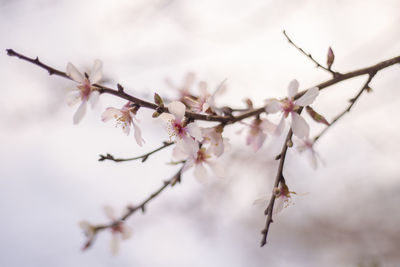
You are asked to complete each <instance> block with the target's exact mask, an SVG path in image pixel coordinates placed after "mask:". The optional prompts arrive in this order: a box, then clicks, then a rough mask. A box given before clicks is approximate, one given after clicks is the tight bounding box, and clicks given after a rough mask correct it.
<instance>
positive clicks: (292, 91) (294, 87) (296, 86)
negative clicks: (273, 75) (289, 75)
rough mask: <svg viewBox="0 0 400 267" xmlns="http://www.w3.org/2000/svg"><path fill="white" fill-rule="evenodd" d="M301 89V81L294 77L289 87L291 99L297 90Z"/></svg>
mask: <svg viewBox="0 0 400 267" xmlns="http://www.w3.org/2000/svg"><path fill="white" fill-rule="evenodd" d="M298 90H299V82H298V81H297V80H296V79H294V80H292V81H291V82H290V83H289V87H288V96H289V98H290V99H293V97H294V96H295V95H296V94H297V91H298Z"/></svg>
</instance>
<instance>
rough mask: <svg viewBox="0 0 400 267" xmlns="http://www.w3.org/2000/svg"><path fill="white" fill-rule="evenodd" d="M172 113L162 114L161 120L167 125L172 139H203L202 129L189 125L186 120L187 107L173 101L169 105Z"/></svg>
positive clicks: (193, 124)
mask: <svg viewBox="0 0 400 267" xmlns="http://www.w3.org/2000/svg"><path fill="white" fill-rule="evenodd" d="M167 107H168V110H169V112H170V113H165V112H164V113H162V114H161V115H160V118H161V119H162V120H163V121H164V122H165V123H166V127H167V131H168V134H169V136H170V138H172V137H175V140H176V141H178V140H181V139H186V138H190V137H193V138H194V139H196V140H201V139H202V138H203V136H202V134H201V130H200V128H199V127H198V126H197V125H196V124H195V123H188V124H187V122H186V120H185V111H186V107H185V105H184V104H183V103H182V102H179V101H173V102H171V103H169V104H168V105H167Z"/></svg>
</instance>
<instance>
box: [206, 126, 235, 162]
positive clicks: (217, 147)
mask: <svg viewBox="0 0 400 267" xmlns="http://www.w3.org/2000/svg"><path fill="white" fill-rule="evenodd" d="M222 131H223V128H222V127H220V126H217V127H210V128H202V129H201V132H202V135H203V141H202V143H203V144H209V146H210V151H211V153H212V154H214V155H215V156H217V157H219V156H221V155H222V154H223V153H224V151H225V150H226V148H227V147H228V146H229V139H228V138H224V137H222Z"/></svg>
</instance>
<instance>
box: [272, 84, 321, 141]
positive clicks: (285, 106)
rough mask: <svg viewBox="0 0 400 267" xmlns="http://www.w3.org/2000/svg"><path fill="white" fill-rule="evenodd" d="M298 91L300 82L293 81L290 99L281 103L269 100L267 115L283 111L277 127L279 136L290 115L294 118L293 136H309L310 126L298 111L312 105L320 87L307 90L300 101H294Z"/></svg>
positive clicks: (290, 87)
mask: <svg viewBox="0 0 400 267" xmlns="http://www.w3.org/2000/svg"><path fill="white" fill-rule="evenodd" d="M298 89H299V82H298V81H297V80H293V81H291V82H290V84H289V87H288V98H286V99H284V100H281V101H279V100H277V99H270V100H268V103H267V107H266V112H267V113H276V112H278V111H281V112H282V113H283V116H282V118H281V121H280V123H279V125H278V127H277V131H276V132H277V134H280V133H281V132H282V131H283V129H284V127H285V121H284V120H285V118H287V117H288V116H289V114H290V115H291V117H292V123H291V127H292V131H293V134H294V135H295V136H297V137H299V138H303V137H305V136H308V135H309V132H310V126H309V125H308V124H307V122H306V121H305V120H304V119H303V117H301V116H300V115H299V114H298V113H297V111H298V110H299V109H300V108H301V107H305V106H308V105H311V104H312V103H313V102H314V100H315V98H316V97H317V96H318V93H319V89H318V87H313V88H311V89H309V90H307V91H306V92H305V93H304V95H303V96H301V97H300V98H299V99H297V100H294V96H295V95H296V94H297V92H298Z"/></svg>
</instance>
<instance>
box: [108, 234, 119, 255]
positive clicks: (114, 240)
mask: <svg viewBox="0 0 400 267" xmlns="http://www.w3.org/2000/svg"><path fill="white" fill-rule="evenodd" d="M119 242H120V240H119V238H118V236H117V235H116V234H113V235H112V236H111V241H110V250H111V254H112V255H113V256H116V255H117V254H118V252H119Z"/></svg>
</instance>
